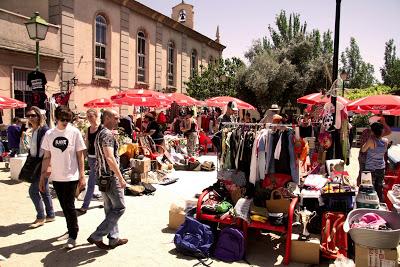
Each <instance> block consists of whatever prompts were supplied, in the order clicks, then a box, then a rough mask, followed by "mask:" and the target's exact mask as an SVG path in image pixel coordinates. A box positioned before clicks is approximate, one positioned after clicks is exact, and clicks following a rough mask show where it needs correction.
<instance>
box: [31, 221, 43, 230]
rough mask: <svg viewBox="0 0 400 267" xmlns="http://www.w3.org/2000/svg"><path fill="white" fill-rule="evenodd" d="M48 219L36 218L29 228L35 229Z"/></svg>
mask: <svg viewBox="0 0 400 267" xmlns="http://www.w3.org/2000/svg"><path fill="white" fill-rule="evenodd" d="M45 221H46V219H36V220H35V221H34V222H33V223H32V224H31V225H29V228H31V229H34V228H38V227H40V226H42V225H44V223H45Z"/></svg>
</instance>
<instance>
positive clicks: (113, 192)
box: [87, 110, 128, 249]
mask: <svg viewBox="0 0 400 267" xmlns="http://www.w3.org/2000/svg"><path fill="white" fill-rule="evenodd" d="M103 119H104V122H103V124H104V128H103V129H102V130H101V131H100V132H99V133H98V134H97V137H96V140H95V151H96V160H97V165H96V166H97V168H96V171H97V176H98V177H99V178H98V181H99V184H100V185H103V186H104V187H105V188H102V186H101V187H100V189H101V191H102V192H101V194H102V196H103V199H104V211H105V214H106V217H105V219H104V220H103V222H102V223H101V224H100V225H99V226H98V227H97V229H96V231H94V232H93V233H92V234H91V235H90V236H89V238H88V239H87V241H88V242H89V243H90V244H95V245H96V246H97V247H98V248H100V249H109V248H111V249H113V248H116V247H117V246H121V245H124V244H126V243H128V239H123V238H120V237H119V229H118V220H119V219H120V218H121V216H122V215H123V214H124V212H125V200H124V188H125V187H126V182H125V180H124V178H123V176H122V174H121V171H120V169H119V156H118V142H117V140H116V139H115V137H114V135H113V133H112V130H113V129H115V128H116V127H117V126H118V122H119V115H118V113H117V112H116V111H115V110H105V111H104V113H103ZM100 181H101V183H100ZM104 182H106V185H105V184H104ZM104 236H107V237H108V239H109V243H108V245H106V244H104V243H103V237H104Z"/></svg>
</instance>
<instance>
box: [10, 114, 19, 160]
mask: <svg viewBox="0 0 400 267" xmlns="http://www.w3.org/2000/svg"><path fill="white" fill-rule="evenodd" d="M21 125H22V123H21V119H20V118H18V117H15V118H14V119H13V120H12V124H11V125H10V126H8V128H7V140H8V149H9V150H10V157H15V155H17V154H18V153H19V143H20V140H21Z"/></svg>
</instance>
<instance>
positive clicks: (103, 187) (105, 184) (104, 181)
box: [98, 175, 114, 192]
mask: <svg viewBox="0 0 400 267" xmlns="http://www.w3.org/2000/svg"><path fill="white" fill-rule="evenodd" d="M112 178H114V177H113V176H111V175H102V176H100V177H99V179H98V186H99V191H100V192H108V191H109V190H110V187H111V179H112Z"/></svg>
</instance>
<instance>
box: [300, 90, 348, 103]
mask: <svg viewBox="0 0 400 267" xmlns="http://www.w3.org/2000/svg"><path fill="white" fill-rule="evenodd" d="M336 100H337V101H339V102H340V103H342V104H343V105H345V106H346V105H348V104H349V103H351V100H348V99H347V98H344V97H341V96H338V97H337V99H336ZM330 101H331V99H330V98H329V97H327V96H325V95H322V94H321V93H313V94H309V95H305V96H302V97H300V98H297V103H299V104H308V105H316V104H325V103H328V102H330Z"/></svg>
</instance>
